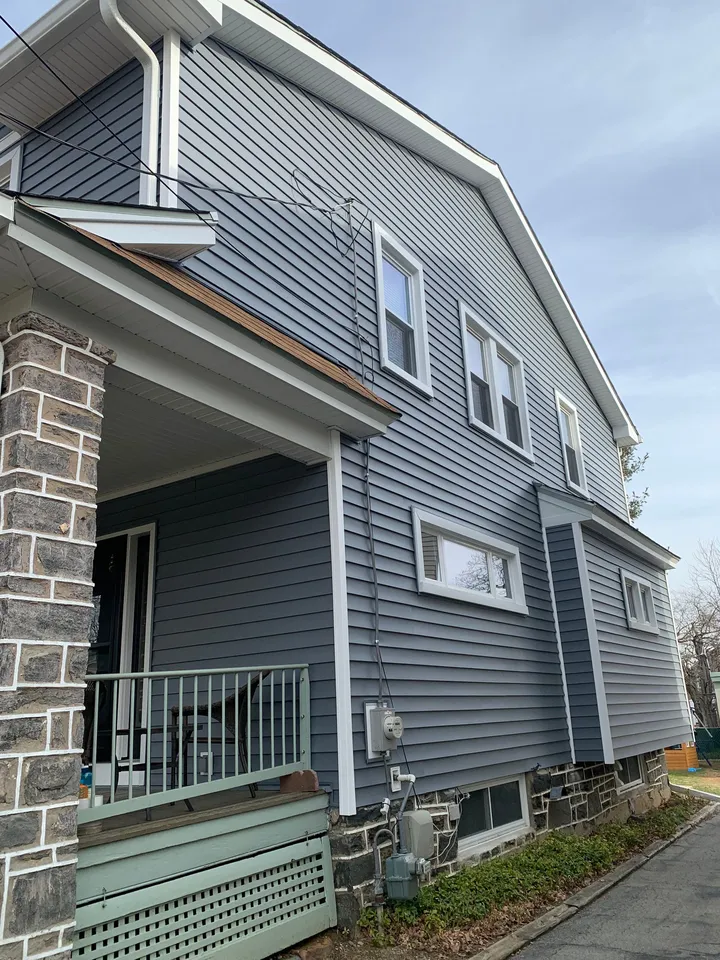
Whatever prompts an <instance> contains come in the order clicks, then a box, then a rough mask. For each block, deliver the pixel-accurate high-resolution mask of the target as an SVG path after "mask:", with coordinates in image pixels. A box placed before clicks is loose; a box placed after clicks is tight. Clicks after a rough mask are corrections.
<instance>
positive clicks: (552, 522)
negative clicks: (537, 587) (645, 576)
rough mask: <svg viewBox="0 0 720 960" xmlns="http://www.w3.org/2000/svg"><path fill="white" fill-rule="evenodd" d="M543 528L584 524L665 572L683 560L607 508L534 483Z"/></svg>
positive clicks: (563, 491)
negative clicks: (567, 524)
mask: <svg viewBox="0 0 720 960" xmlns="http://www.w3.org/2000/svg"><path fill="white" fill-rule="evenodd" d="M535 489H536V491H537V496H538V502H539V505H540V517H541V520H542V524H543V527H557V526H562V525H563V524H566V523H582V524H586V525H587V526H589V527H590V528H591V529H592V530H594V531H595V532H596V533H599V534H600V535H601V536H604V537H607V538H608V539H610V540H613V541H615V542H616V543H619V544H620V545H622V546H624V547H626V549H628V550H630V552H632V553H635V554H637V555H639V556H641V557H643V558H644V559H645V560H647V561H648V562H650V563H651V564H653V566H656V567H659V568H660V569H662V570H673V569H674V568H675V567H676V566H677V564H678V563H679V562H680V557H679V556H678V555H677V554H675V553H673V552H672V550H669V549H668V548H667V547H663V546H662V544H660V543H658V542H657V541H655V540H653V539H652V538H650V537H648V536H647V535H646V534H644V533H641V531H640V530H638V529H637V527H633V526H632V524H630V523H628V522H627V520H623V519H622V518H621V517H618V516H617V515H616V514H614V513H613V512H612V511H611V510H608V509H607V507H603V506H602V504H599V503H596V502H595V501H594V500H588V499H586V498H585V497H580V496H577V495H576V494H574V493H569V492H567V491H565V490H559V489H557V488H556V487H550V486H548V485H546V484H544V483H539V482H536V483H535Z"/></svg>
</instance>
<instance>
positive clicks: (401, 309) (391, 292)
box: [373, 223, 432, 396]
mask: <svg viewBox="0 0 720 960" xmlns="http://www.w3.org/2000/svg"><path fill="white" fill-rule="evenodd" d="M373 239H374V243H375V286H376V295H377V304H378V324H379V330H378V333H379V342H380V365H381V367H382V368H383V370H387V371H388V372H389V373H392V374H394V375H395V376H397V377H399V378H400V379H401V380H404V381H405V382H406V383H409V384H411V386H413V387H416V388H417V389H418V390H420V391H422V393H425V394H427V395H428V396H432V386H431V382H430V356H429V353H428V337H427V319H426V317H425V291H424V285H423V268H422V264H421V263H420V261H419V260H418V259H417V258H416V257H415V256H414V255H413V254H412V253H411V252H410V251H409V250H408V249H407V248H406V247H404V246H403V245H402V244H401V243H400V242H399V241H397V240H396V239H395V238H394V237H392V236H391V235H390V234H389V233H388V232H387V230H385V229H384V228H383V227H381V226H380V224H379V223H375V224H374V225H373Z"/></svg>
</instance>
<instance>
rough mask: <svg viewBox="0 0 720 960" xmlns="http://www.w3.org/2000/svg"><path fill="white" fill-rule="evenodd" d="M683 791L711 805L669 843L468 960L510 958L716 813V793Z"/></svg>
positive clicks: (719, 806)
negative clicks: (709, 799)
mask: <svg viewBox="0 0 720 960" xmlns="http://www.w3.org/2000/svg"><path fill="white" fill-rule="evenodd" d="M674 789H675V787H674V786H673V790H674ZM683 792H688V793H690V794H691V795H692V796H700V797H702V798H703V799H707V798H708V797H712V799H713V801H714V802H713V803H710V804H708V806H707V807H705V809H704V810H701V811H700V812H699V813H697V814H695V816H694V817H692V818H691V819H690V820H688V821H687V823H684V824H683V825H682V826H681V827H680V828H679V829H678V830H677V832H676V833H675V834H674V835H673V836H672V837H670V839H669V840H653V842H652V843H650V844H648V846H647V847H645V849H644V850H642V851H641V852H640V853H636V854H635V855H634V856H632V857H630V859H629V860H625V861H624V862H623V863H621V864H619V865H618V866H617V867H615V869H614V870H611V871H610V873H607V874H605V876H604V877H601V878H600V879H599V880H596V881H595V882H594V883H590V884H588V885H587V886H586V887H583V888H582V890H578V891H577V893H574V894H571V895H570V896H569V897H568V898H567V900H565V901H564V902H563V903H561V904H560V905H559V906H557V907H553V908H552V909H551V910H547V911H546V912H545V913H543V914H541V915H540V916H539V917H536V918H535V919H534V920H531V921H530V923H526V924H525V925H524V926H522V927H519V928H518V929H517V930H514V931H513V932H512V933H510V934H508V935H507V936H506V937H503V938H502V940H497V941H496V942H495V943H493V944H492V946H490V947H488V948H487V949H485V950H481V951H480V953H476V954H475V956H474V957H472V958H471V960H506V958H507V957H511V956H512V955H513V954H514V953H517V952H518V950H521V949H522V948H523V947H525V946H527V944H528V943H531V942H532V941H533V940H537V939H538V937H541V936H542V935H543V934H544V933H547V932H548V930H552V929H553V927H557V926H558V924H561V923H563V922H564V921H565V920H568V919H569V918H570V917H573V916H575V914H576V913H577V912H578V910H580V909H582V907H586V906H587V905H588V904H590V903H592V902H593V900H597V898H598V897H601V896H602V895H603V894H604V893H607V891H608V890H610V889H611V888H612V887H614V886H615V885H616V884H618V883H620V881H621V880H623V879H624V878H625V877H627V876H628V875H629V874H631V873H634V872H635V871H636V870H638V869H639V868H640V867H642V866H643V864H646V863H647V862H648V860H651V859H652V858H653V857H654V856H656V855H657V854H658V853H660V851H661V850H664V849H665V848H666V847H669V846H670V844H671V843H674V842H675V841H676V840H678V839H679V838H680V837H682V836H684V835H685V834H686V833H688V832H689V831H690V830H692V829H693V828H694V827H696V826H697V825H698V824H699V823H702V821H703V820H707V819H708V817H711V816H713V815H714V814H716V813H717V812H718V811H719V810H720V798H718V796H717V795H716V794H707V793H702V792H701V791H699V790H693V789H691V788H690V787H687V788H686V789H685V790H683Z"/></svg>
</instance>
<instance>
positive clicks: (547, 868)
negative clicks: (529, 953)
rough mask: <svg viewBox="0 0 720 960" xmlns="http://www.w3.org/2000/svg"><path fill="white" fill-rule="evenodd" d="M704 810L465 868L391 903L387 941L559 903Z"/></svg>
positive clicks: (664, 811)
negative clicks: (395, 934) (524, 906)
mask: <svg viewBox="0 0 720 960" xmlns="http://www.w3.org/2000/svg"><path fill="white" fill-rule="evenodd" d="M703 805H704V804H703V802H702V801H699V800H696V799H695V798H692V797H683V798H673V799H672V800H671V801H670V802H669V803H668V804H666V805H665V806H664V807H661V808H660V809H658V810H653V811H651V812H650V813H648V814H646V815H645V816H643V817H632V818H631V819H630V820H628V821H627V823H613V824H608V825H607V826H603V827H599V828H598V829H597V831H596V832H595V833H593V834H591V835H589V836H585V837H580V836H576V835H575V834H570V833H564V834H563V833H552V834H550V835H549V836H547V837H545V838H543V839H542V840H538V841H535V842H533V843H530V844H528V845H527V846H525V847H523V848H522V849H521V850H518V851H517V852H516V853H513V854H510V855H508V856H506V857H502V858H498V859H496V860H487V861H484V862H483V863H478V864H472V865H470V866H466V867H463V868H462V869H461V870H460V871H459V872H458V873H456V874H452V875H447V876H443V877H441V878H440V879H438V880H436V881H435V882H434V883H431V884H428V885H427V886H425V887H423V888H422V889H421V890H420V893H419V894H418V896H417V898H416V899H415V900H412V901H409V902H406V903H394V904H393V903H391V904H390V905H389V907H388V909H387V910H386V912H385V917H384V927H385V930H384V931H383V932H382V934H383V936H386V935H388V934H389V935H392V931H393V929H396V930H398V929H401V928H408V927H416V928H418V930H419V931H422V932H423V933H427V934H433V933H438V932H440V931H443V930H447V929H449V928H451V927H462V926H466V925H468V924H471V923H475V922H477V921H479V920H482V919H484V918H485V917H486V916H487V915H488V914H489V913H490V912H491V911H492V910H493V909H500V908H502V907H505V906H507V905H509V904H517V903H526V902H529V903H533V902H541V901H542V900H543V899H550V898H552V896H553V895H555V898H556V899H557V895H558V894H563V893H567V892H570V891H571V890H576V889H577V888H578V887H581V886H583V885H584V884H585V883H586V882H588V881H590V880H591V879H592V878H594V877H596V876H598V875H600V874H602V873H605V872H607V871H608V870H610V868H611V867H613V866H614V865H615V864H617V863H619V862H621V861H622V860H625V859H627V857H629V856H631V855H632V854H633V853H636V852H637V851H639V850H642V849H643V847H646V846H647V845H648V844H649V843H650V842H651V841H652V840H656V839H667V838H669V837H671V836H672V835H673V834H674V833H675V831H676V830H677V828H678V827H679V826H680V824H682V823H684V822H685V821H686V820H688V819H689V818H690V817H691V816H693V814H695V813H696V812H697V811H698V810H699V809H700V808H701V807H702V806H703ZM376 922H377V921H376V915H375V912H374V910H372V909H369V910H368V911H366V913H365V916H364V922H363V926H365V927H367V928H370V929H372V928H374V927H375V925H376Z"/></svg>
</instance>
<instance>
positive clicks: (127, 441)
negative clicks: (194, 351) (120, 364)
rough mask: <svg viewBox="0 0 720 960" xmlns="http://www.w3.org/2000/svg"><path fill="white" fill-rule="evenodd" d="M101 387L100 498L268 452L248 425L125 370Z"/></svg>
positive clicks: (115, 372) (113, 374)
mask: <svg viewBox="0 0 720 960" xmlns="http://www.w3.org/2000/svg"><path fill="white" fill-rule="evenodd" d="M106 385H107V392H106V394H105V405H104V411H103V413H104V416H103V436H102V443H101V447H100V464H99V467H98V499H100V500H103V499H108V498H110V497H115V496H118V495H120V494H122V493H130V492H132V491H134V490H137V489H142V488H143V487H146V486H153V485H156V484H160V483H163V482H168V483H169V482H172V480H174V479H178V478H180V477H182V476H189V475H191V474H193V473H196V472H202V471H207V470H212V469H219V468H220V467H222V466H224V465H226V464H227V463H229V462H233V461H236V460H238V459H240V458H242V459H244V458H245V457H247V458H248V459H249V458H251V457H253V456H263V455H267V454H270V453H272V452H273V451H272V450H268V449H267V448H264V447H262V446H261V445H260V444H259V443H258V442H257V439H256V437H255V434H256V433H257V431H255V430H254V429H253V428H252V427H251V426H250V425H249V424H246V423H242V422H241V421H238V420H235V419H234V418H233V417H229V416H227V415H225V414H223V413H221V412H219V411H217V410H213V409H211V408H210V407H205V406H204V405H203V404H201V403H197V402H195V401H193V400H191V399H190V398H188V397H183V396H181V395H180V394H178V393H175V392H174V391H172V390H167V389H165V388H163V387H161V386H159V385H158V384H155V383H151V382H150V381H148V380H144V379H143V378H141V377H137V376H135V375H133V374H130V373H128V372H126V371H124V370H120V369H113V368H112V367H111V368H110V369H109V371H108V376H107V380H106Z"/></svg>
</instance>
